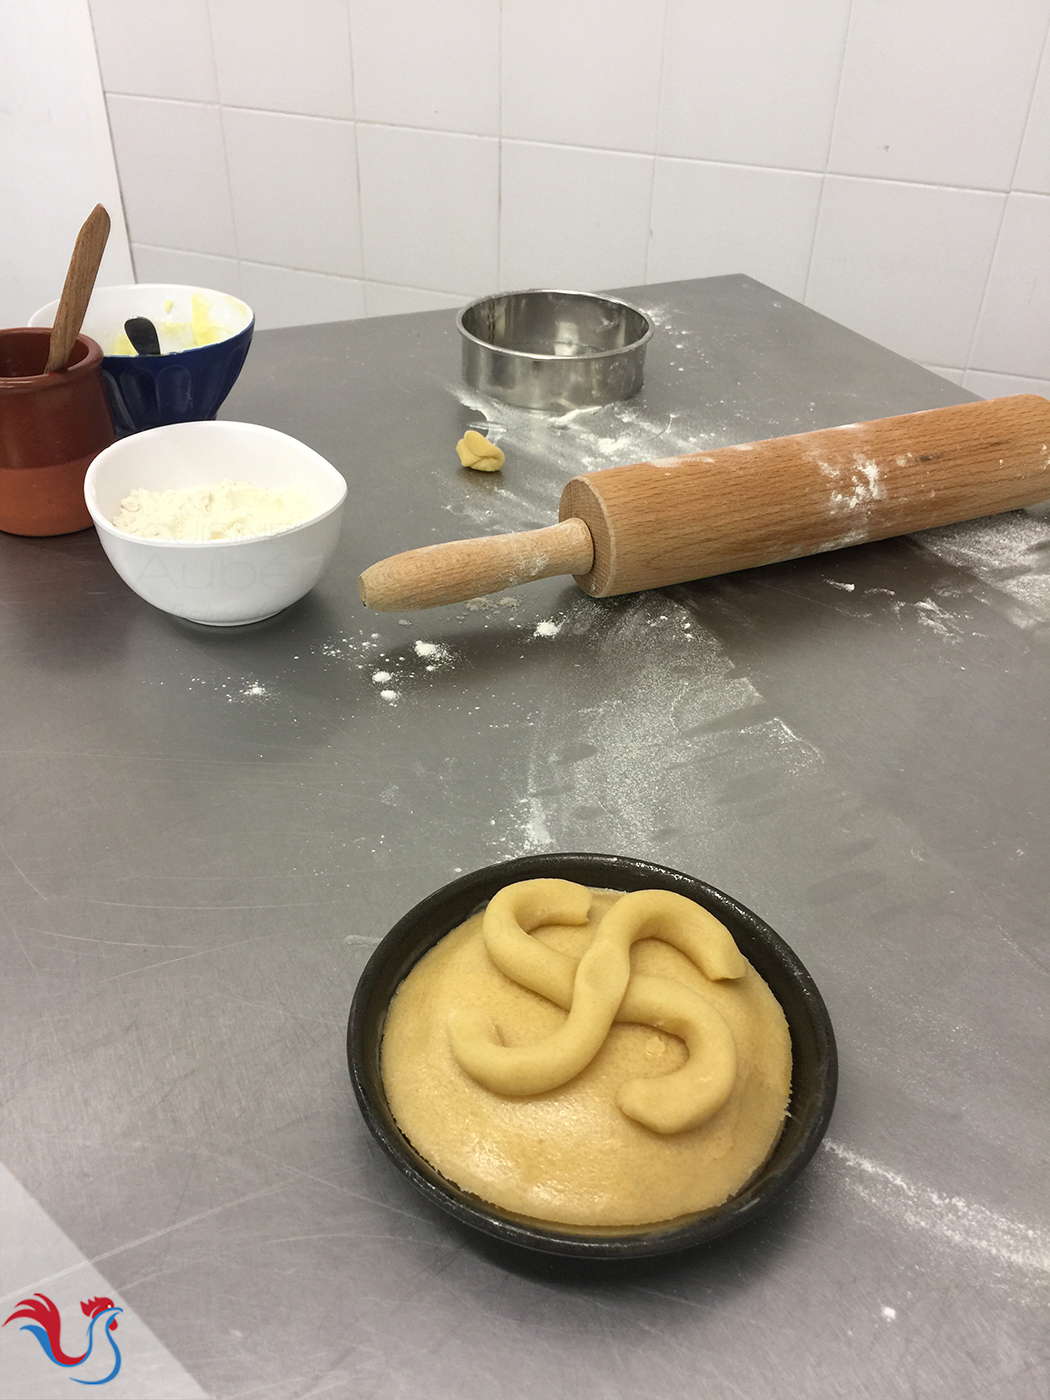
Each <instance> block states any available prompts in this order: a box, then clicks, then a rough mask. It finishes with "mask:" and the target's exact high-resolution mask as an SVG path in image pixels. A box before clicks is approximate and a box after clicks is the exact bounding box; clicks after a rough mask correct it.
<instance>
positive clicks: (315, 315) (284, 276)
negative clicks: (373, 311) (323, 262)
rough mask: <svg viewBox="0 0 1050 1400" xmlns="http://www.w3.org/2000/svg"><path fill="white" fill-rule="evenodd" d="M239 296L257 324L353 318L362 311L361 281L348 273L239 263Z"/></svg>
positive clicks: (307, 322)
mask: <svg viewBox="0 0 1050 1400" xmlns="http://www.w3.org/2000/svg"><path fill="white" fill-rule="evenodd" d="M241 296H242V297H243V298H244V300H245V301H246V302H247V303H248V305H249V306H250V307H251V308H252V310H253V311H254V312H255V319H256V321H257V323H258V324H259V325H266V326H270V327H273V326H296V325H309V324H310V323H311V322H315V321H353V320H356V319H357V318H358V317H359V316H363V315H364V314H365V285H364V283H363V282H361V281H358V280H356V279H353V278H349V277H328V276H325V275H324V274H323V273H320V272H297V271H295V270H293V269H292V268H288V267H267V266H266V265H265V264H264V263H253V262H242V263H241Z"/></svg>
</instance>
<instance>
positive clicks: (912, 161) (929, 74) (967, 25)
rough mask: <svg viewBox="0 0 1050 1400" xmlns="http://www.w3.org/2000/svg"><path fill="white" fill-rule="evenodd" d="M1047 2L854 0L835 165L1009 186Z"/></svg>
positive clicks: (848, 170)
mask: <svg viewBox="0 0 1050 1400" xmlns="http://www.w3.org/2000/svg"><path fill="white" fill-rule="evenodd" d="M1046 23H1047V7H1046V3H1045V0H999V2H998V3H996V0H950V2H948V0H946V3H939V0H853V11H852V14H851V17H850V30H849V40H848V42H847V44H846V58H845V63H844V65H843V70H842V88H841V92H840V94H839V106H838V113H837V120H836V123H835V134H834V139H833V141H832V146H831V169H832V170H835V171H841V172H842V173H843V174H847V175H878V176H882V177H883V178H884V179H891V180H921V181H928V182H930V183H933V184H940V185H962V186H977V187H979V188H981V189H988V190H1002V189H1008V188H1009V184H1010V177H1011V175H1012V174H1013V169H1014V165H1015V163H1016V161H1017V152H1018V148H1019V145H1020V141H1021V137H1022V135H1023V132H1024V125H1025V119H1026V117H1027V115H1028V105H1029V102H1030V100H1031V95H1032V87H1033V84H1034V82H1035V75H1036V69H1037V68H1038V66H1039V54H1040V50H1041V49H1042V46H1043V40H1044V38H1045V36H1046Z"/></svg>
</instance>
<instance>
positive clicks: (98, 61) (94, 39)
mask: <svg viewBox="0 0 1050 1400" xmlns="http://www.w3.org/2000/svg"><path fill="white" fill-rule="evenodd" d="M86 8H87V17H88V26H89V27H90V29H91V46H92V48H93V49H94V51H95V66H96V68H97V69H98V85H99V88H100V89H101V92H102V110H103V112H104V113H105V114H106V134H107V135H108V137H109V153H110V156H111V158H112V160H113V173H114V174H115V175H116V177H117V190H118V192H119V194H120V220H121V223H122V224H123V225H124V237H125V238H126V239H127V244H128V258H129V259H130V261H131V275H132V277H133V278H134V280H135V281H136V282H137V281H138V280H139V274H138V270H137V268H136V267H135V254H134V252H133V251H132V246H131V230H130V229H129V228H128V210H127V204H126V202H125V199H124V181H123V180H122V179H121V177H120V166H119V164H118V163H117V143H116V142H115V141H114V140H113V123H112V122H111V121H110V119H109V100H108V99H109V94H108V93H107V91H106V82H105V78H104V77H103V75H102V55H101V54H100V53H99V51H98V35H97V34H96V33H95V17H94V15H93V14H92V13H91V5H90V4H88V5H87V7H86ZM107 212H108V211H107Z"/></svg>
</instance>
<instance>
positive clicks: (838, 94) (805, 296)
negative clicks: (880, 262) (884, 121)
mask: <svg viewBox="0 0 1050 1400" xmlns="http://www.w3.org/2000/svg"><path fill="white" fill-rule="evenodd" d="M852 25H853V0H850V6H849V14H848V15H847V16H846V33H845V35H844V36H843V39H842V57H841V58H840V60H839V80H838V85H837V86H836V88H835V105H834V107H833V108H832V109H831V129H830V130H829V132H828V146H827V150H826V151H825V153H824V170H823V173H822V174H821V177H820V194H819V195H818V196H817V212H816V214H815V215H814V216H813V236H812V239H811V241H810V245H809V262H808V263H807V265H806V280H805V282H804V283H803V286H802V296H801V298H800V300H801V302H802V305H803V306H808V305H809V284H810V281H811V280H812V277H813V264H814V263H815V262H816V260H817V233H818V232H819V229H820V213H821V210H822V209H823V208H824V190H825V188H826V186H827V183H828V171H829V169H830V167H831V148H832V145H833V144H834V141H835V123H836V122H837V121H838V116H839V104H840V103H841V101H842V84H843V82H844V81H845V74H846V54H847V52H848V50H849V32H850V28H851V27H852Z"/></svg>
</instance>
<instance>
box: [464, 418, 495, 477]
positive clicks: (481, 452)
mask: <svg viewBox="0 0 1050 1400" xmlns="http://www.w3.org/2000/svg"><path fill="white" fill-rule="evenodd" d="M456 453H457V455H458V457H459V460H460V462H461V463H462V465H463V466H464V467H472V468H473V469H474V471H476V472H498V471H499V469H500V467H502V465H503V463H504V462H505V461H506V460H507V459H506V457H505V456H504V455H503V453H502V452H501V451H500V449H499V448H498V447H497V446H496V444H495V443H494V442H489V440H488V438H487V437H485V436H484V435H483V434H482V433H476V432H475V431H474V429H473V428H468V429H467V431H466V432H465V433H464V434H463V436H462V437H461V438H460V440H459V442H457V443H456Z"/></svg>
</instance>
